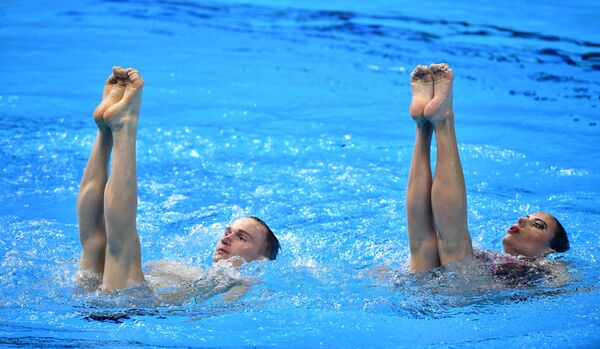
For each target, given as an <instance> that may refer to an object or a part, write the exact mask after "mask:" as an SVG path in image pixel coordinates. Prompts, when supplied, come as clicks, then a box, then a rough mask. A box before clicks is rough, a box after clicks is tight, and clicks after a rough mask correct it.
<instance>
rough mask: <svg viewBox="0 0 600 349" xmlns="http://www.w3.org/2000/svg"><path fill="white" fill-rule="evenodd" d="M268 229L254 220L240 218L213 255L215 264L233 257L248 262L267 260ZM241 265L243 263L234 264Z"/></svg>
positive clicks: (225, 234)
mask: <svg viewBox="0 0 600 349" xmlns="http://www.w3.org/2000/svg"><path fill="white" fill-rule="evenodd" d="M266 243H267V231H266V229H265V228H264V227H263V226H262V225H261V224H259V223H258V222H257V221H255V220H254V219H252V218H240V219H238V220H236V221H234V222H233V223H231V225H230V226H229V227H227V229H225V232H224V233H223V237H222V238H221V239H220V240H219V242H218V243H217V247H216V248H215V253H214V254H213V263H214V262H217V261H220V260H224V259H228V258H231V257H235V256H238V257H242V258H243V259H244V260H245V261H246V262H251V261H253V260H256V259H262V258H265V256H263V255H262V253H263V251H264V247H265V244H266ZM234 263H235V264H236V265H238V266H239V265H241V264H242V261H241V260H240V261H236V262H234Z"/></svg>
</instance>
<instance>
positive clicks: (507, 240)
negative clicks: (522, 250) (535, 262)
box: [502, 235, 519, 256]
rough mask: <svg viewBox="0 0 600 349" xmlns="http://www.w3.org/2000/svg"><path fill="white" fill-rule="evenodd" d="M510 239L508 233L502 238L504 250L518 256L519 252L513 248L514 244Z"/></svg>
mask: <svg viewBox="0 0 600 349" xmlns="http://www.w3.org/2000/svg"><path fill="white" fill-rule="evenodd" d="M510 239H511V236H510V235H506V236H504V237H503V238H502V252H504V253H506V254H509V255H511V256H518V255H519V253H518V252H517V251H516V250H515V249H513V247H512V244H511V243H510Z"/></svg>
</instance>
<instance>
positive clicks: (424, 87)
mask: <svg viewBox="0 0 600 349" xmlns="http://www.w3.org/2000/svg"><path fill="white" fill-rule="evenodd" d="M411 88H412V102H411V105H410V115H411V116H412V118H413V119H414V120H415V123H416V136H415V146H414V150H413V156H412V161H411V164H410V173H409V175H408V188H407V190H406V217H407V220H408V240H409V245H410V264H409V269H410V270H412V271H425V270H428V269H431V268H435V267H438V266H439V265H440V259H439V257H438V246H437V244H438V241H437V236H436V231H435V228H434V224H433V211H432V207H431V186H432V178H431V163H430V148H431V135H432V132H433V127H432V125H431V123H430V122H429V121H428V120H427V119H425V118H424V117H423V111H424V109H425V106H426V105H427V103H428V102H429V101H430V100H431V99H432V98H433V76H432V74H431V71H430V70H429V68H428V67H425V66H418V67H417V68H416V69H415V70H414V71H413V73H412V75H411Z"/></svg>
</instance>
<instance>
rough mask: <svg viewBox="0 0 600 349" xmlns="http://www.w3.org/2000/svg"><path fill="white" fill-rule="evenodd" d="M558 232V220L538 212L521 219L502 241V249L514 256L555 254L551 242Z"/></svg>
mask: <svg viewBox="0 0 600 349" xmlns="http://www.w3.org/2000/svg"><path fill="white" fill-rule="evenodd" d="M555 231H556V220H555V219H554V217H552V216H551V215H549V214H547V213H543V212H538V213H532V214H529V215H526V216H524V217H520V218H519V219H518V220H517V223H516V224H514V225H513V226H511V227H510V228H509V229H508V232H507V233H506V236H504V238H503V239H502V249H503V250H504V252H506V253H508V254H511V255H513V256H518V255H522V256H527V257H539V256H543V255H546V254H548V253H552V252H555V251H554V250H553V249H551V248H550V240H552V238H553V237H554V232H555Z"/></svg>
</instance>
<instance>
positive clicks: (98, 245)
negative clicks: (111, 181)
mask: <svg viewBox="0 0 600 349" xmlns="http://www.w3.org/2000/svg"><path fill="white" fill-rule="evenodd" d="M124 90H125V86H124V85H122V84H118V80H117V78H116V77H115V76H114V75H113V74H111V75H110V76H109V77H108V79H107V80H106V84H105V85H104V92H103V93H102V101H101V102H100V105H98V107H97V108H96V110H95V111H94V121H95V122H96V124H97V125H98V134H97V135H96V140H95V141H94V145H93V147H92V153H91V154H90V157H89V159H88V163H87V165H86V167H85V171H84V173H83V178H82V180H81V185H80V187H79V195H78V196H77V220H78V222H79V239H80V241H81V246H82V250H83V252H82V254H81V261H80V264H79V268H80V269H84V270H91V271H93V272H95V273H103V272H104V263H105V252H106V226H105V222H104V189H105V187H106V182H107V180H108V161H109V158H110V152H111V149H112V143H113V140H112V131H111V130H110V128H109V127H108V125H106V123H105V122H104V119H103V117H102V115H103V114H104V111H105V110H106V109H107V108H109V107H110V106H112V105H114V104H115V103H117V102H118V101H120V100H121V98H122V97H123V92H124Z"/></svg>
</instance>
